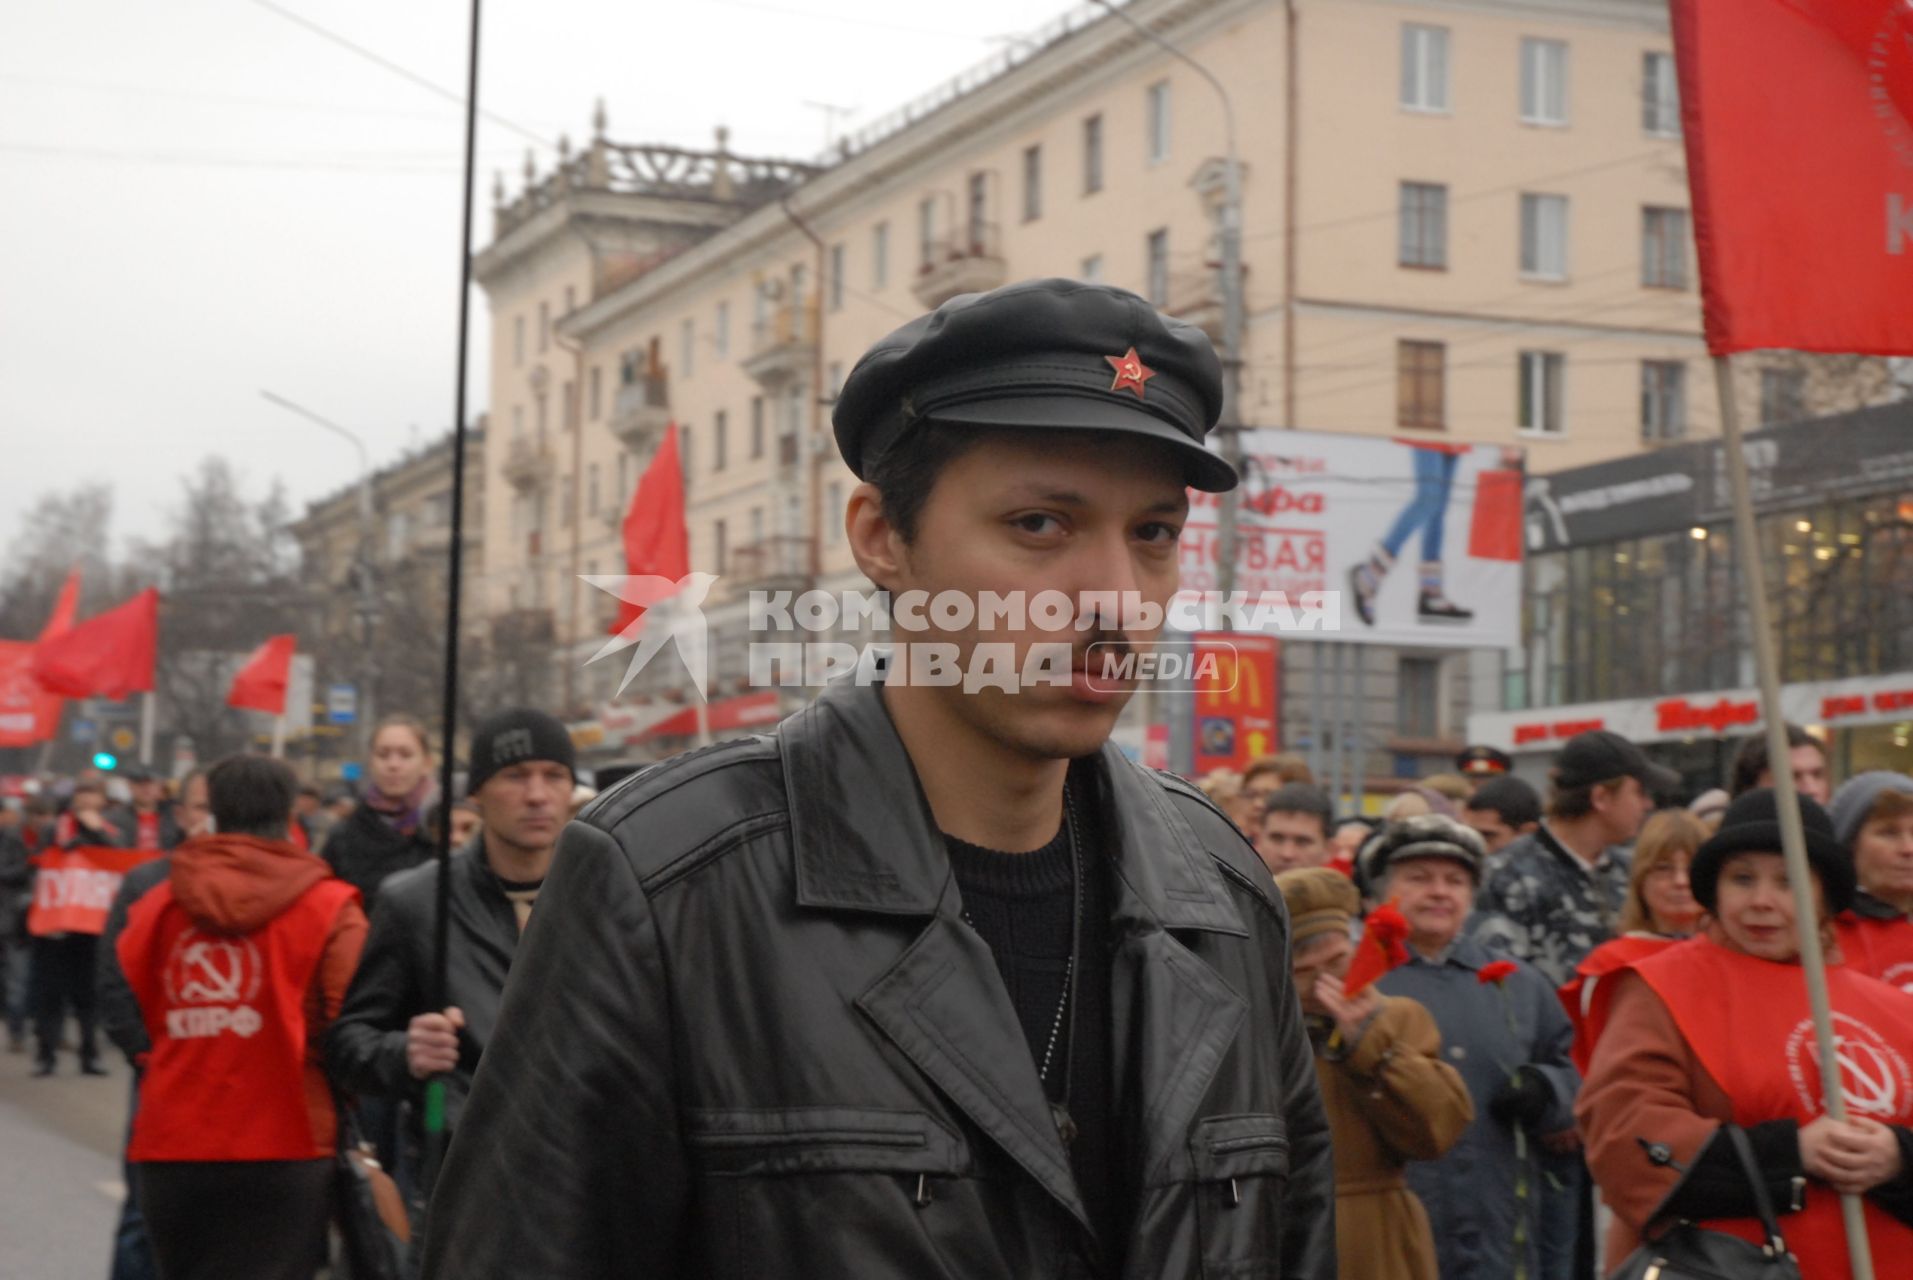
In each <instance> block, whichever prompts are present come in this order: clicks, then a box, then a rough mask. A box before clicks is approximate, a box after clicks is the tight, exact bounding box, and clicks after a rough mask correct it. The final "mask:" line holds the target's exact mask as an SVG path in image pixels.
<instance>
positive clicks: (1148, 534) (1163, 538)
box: [1136, 520, 1182, 546]
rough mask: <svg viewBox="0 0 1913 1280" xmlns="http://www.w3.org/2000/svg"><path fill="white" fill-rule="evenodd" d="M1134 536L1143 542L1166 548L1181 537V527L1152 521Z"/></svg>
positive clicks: (1160, 521)
mask: <svg viewBox="0 0 1913 1280" xmlns="http://www.w3.org/2000/svg"><path fill="white" fill-rule="evenodd" d="M1136 536H1137V537H1138V538H1140V539H1142V541H1144V542H1150V543H1157V544H1160V545H1164V546H1167V545H1168V544H1170V543H1172V542H1175V541H1176V540H1177V539H1178V538H1180V537H1182V527H1181V526H1180V525H1173V524H1169V523H1167V522H1166V521H1162V520H1152V521H1150V522H1149V523H1148V524H1146V525H1143V526H1142V527H1141V528H1139V529H1137V530H1136Z"/></svg>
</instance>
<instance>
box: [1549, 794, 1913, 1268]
mask: <svg viewBox="0 0 1913 1280" xmlns="http://www.w3.org/2000/svg"><path fill="white" fill-rule="evenodd" d="M1800 810H1801V820H1802V823H1803V825H1804V826H1805V828H1806V842H1807V855H1808V858H1809V861H1810V863H1811V865H1812V868H1813V873H1814V880H1815V898H1816V901H1817V902H1818V904H1819V919H1818V921H1817V922H1815V924H1816V927H1818V928H1819V929H1820V930H1821V931H1822V933H1823V935H1824V934H1827V933H1828V932H1829V929H1828V921H1829V920H1830V919H1831V917H1832V916H1833V915H1834V914H1837V913H1838V912H1839V911H1841V910H1844V909H1845V908H1846V906H1847V905H1848V904H1849V903H1850V902H1851V901H1852V898H1853V892H1854V879H1853V868H1852V864H1851V863H1850V862H1849V861H1848V860H1847V857H1846V853H1845V850H1843V849H1842V848H1841V847H1840V844H1839V841H1837V840H1836V839H1835V838H1834V835H1833V824H1832V822H1831V821H1830V820H1829V819H1828V817H1827V814H1826V811H1825V810H1824V809H1822V808H1821V807H1820V806H1819V805H1817V804H1815V803H1814V802H1813V801H1811V800H1806V799H1802V800H1801V802H1800ZM1779 849H1780V823H1779V819H1778V809H1777V806H1776V804H1775V801H1774V795H1773V793H1772V792H1771V791H1768V790H1765V789H1762V790H1759V791H1750V792H1748V793H1746V794H1745V795H1742V796H1740V797H1738V798H1737V799H1735V800H1734V802H1733V803H1732V804H1731V805H1730V806H1729V807H1728V809H1727V813H1726V816H1725V818H1724V819H1723V820H1722V822H1721V826H1720V830H1719V831H1718V832H1716V833H1715V835H1714V836H1713V837H1712V838H1710V839H1709V840H1708V841H1707V842H1706V843H1705V844H1703V845H1702V846H1701V847H1700V852H1699V853H1698V854H1696V855H1695V858H1694V863H1693V868H1692V871H1691V877H1692V880H1693V889H1694V897H1695V898H1696V899H1698V900H1699V902H1700V904H1701V906H1702V907H1703V908H1704V909H1705V910H1706V912H1707V918H1706V924H1705V929H1704V932H1702V933H1701V934H1700V935H1699V936H1697V937H1695V938H1693V939H1690V940H1689V941H1687V942H1683V943H1680V944H1678V945H1676V946H1672V947H1669V948H1667V949H1665V950H1663V951H1660V952H1658V953H1656V954H1654V955H1652V956H1649V957H1647V958H1645V959H1642V960H1639V961H1637V962H1635V963H1634V964H1633V965H1631V966H1628V967H1627V968H1626V969H1623V970H1619V971H1617V972H1616V973H1615V974H1614V975H1612V976H1611V977H1610V978H1609V979H1608V980H1607V981H1605V982H1603V983H1602V984H1601V986H1600V988H1599V989H1598V990H1597V992H1596V998H1595V1001H1594V1008H1593V1009H1592V1010H1591V1011H1590V1021H1591V1022H1592V1024H1593V1027H1594V1031H1595V1034H1596V1044H1595V1049H1594V1061H1593V1063H1592V1065H1591V1066H1590V1068H1589V1070H1588V1075H1587V1080H1586V1083H1585V1084H1584V1085H1583V1086H1582V1089H1581V1097H1580V1101H1579V1102H1578V1103H1577V1104H1576V1107H1575V1114H1576V1118H1577V1119H1578V1120H1579V1121H1580V1125H1581V1131H1582V1134H1583V1137H1584V1138H1585V1140H1586V1143H1587V1151H1588V1161H1589V1165H1590V1167H1591V1168H1592V1169H1593V1171H1594V1177H1595V1180H1596V1182H1598V1183H1599V1184H1600V1187H1601V1192H1602V1195H1603V1198H1604V1199H1605V1200H1606V1201H1607V1203H1608V1204H1609V1205H1611V1206H1612V1207H1613V1209H1614V1211H1615V1213H1616V1214H1617V1215H1618V1219H1617V1221H1616V1223H1615V1227H1614V1230H1613V1232H1612V1233H1611V1234H1610V1236H1609V1239H1608V1255H1607V1256H1608V1260H1609V1262H1610V1264H1612V1263H1615V1262H1618V1261H1619V1260H1620V1259H1621V1258H1623V1257H1625V1256H1626V1255H1627V1253H1628V1252H1629V1251H1631V1250H1632V1249H1633V1248H1634V1247H1635V1244H1636V1243H1637V1241H1638V1234H1639V1232H1640V1230H1641V1229H1642V1228H1643V1227H1644V1226H1645V1225H1646V1224H1647V1223H1648V1222H1649V1221H1651V1220H1653V1219H1655V1218H1656V1217H1657V1216H1677V1217H1682V1218H1689V1219H1693V1220H1696V1221H1698V1222H1700V1223H1701V1225H1703V1226H1705V1227H1708V1228H1710V1229H1713V1230H1718V1231H1725V1232H1729V1233H1731V1234H1733V1235H1737V1236H1740V1237H1742V1238H1744V1239H1748V1240H1752V1241H1756V1242H1760V1241H1761V1237H1762V1235H1763V1233H1762V1231H1761V1228H1760V1225H1759V1222H1758V1220H1757V1219H1756V1217H1755V1216H1754V1208H1753V1205H1754V1200H1753V1194H1752V1191H1751V1189H1750V1188H1749V1187H1748V1185H1747V1181H1746V1179H1745V1177H1744V1176H1743V1175H1742V1174H1741V1172H1740V1169H1739V1165H1738V1162H1737V1161H1736V1160H1735V1158H1734V1156H1733V1153H1732V1147H1731V1144H1730V1143H1728V1142H1726V1141H1717V1140H1716V1139H1717V1138H1718V1137H1719V1136H1720V1135H1721V1133H1722V1130H1723V1127H1724V1126H1726V1125H1729V1124H1732V1125H1737V1126H1739V1127H1740V1128H1741V1129H1743V1130H1745V1131H1746V1133H1747V1136H1748V1137H1749V1139H1751V1141H1752V1144H1753V1148H1754V1152H1755V1155H1756V1160H1757V1163H1758V1165H1759V1167H1760V1169H1761V1170H1762V1171H1763V1173H1764V1174H1765V1176H1766V1181H1767V1184H1768V1191H1769V1193H1770V1195H1771V1196H1772V1198H1773V1200H1774V1202H1775V1205H1776V1207H1777V1208H1779V1209H1780V1210H1782V1217H1781V1219H1780V1226H1781V1231H1782V1233H1783V1234H1784V1235H1785V1237H1786V1241H1787V1245H1788V1247H1789V1248H1790V1249H1791V1250H1792V1251H1793V1253H1794V1254H1795V1256H1796V1257H1797V1258H1798V1259H1799V1263H1800V1270H1801V1274H1802V1275H1803V1276H1804V1277H1805V1278H1806V1280H1835V1278H1840V1280H1844V1278H1845V1277H1846V1276H1848V1275H1849V1266H1848V1255H1847V1245H1846V1238H1845V1234H1844V1232H1843V1230H1842V1226H1841V1217H1840V1202H1839V1194H1840V1193H1852V1194H1855V1195H1862V1196H1864V1197H1865V1199H1864V1201H1863V1203H1864V1211H1865V1218H1866V1224H1867V1230H1868V1234H1869V1237H1870V1239H1871V1243H1872V1248H1873V1256H1874V1257H1875V1258H1877V1259H1896V1260H1904V1259H1906V1258H1908V1257H1913V1172H1909V1171H1910V1170H1913V1128H1910V1127H1909V1126H1913V1064H1910V1063H1909V1060H1908V1055H1909V1054H1913V997H1908V996H1907V995H1906V994H1905V993H1904V992H1901V991H1897V990H1895V989H1894V988H1892V987H1889V986H1887V985H1886V984H1885V983H1883V982H1880V981H1878V980H1877V979H1874V978H1869V977H1867V976H1865V975H1864V974H1860V973H1856V972H1854V971H1853V970H1852V969H1850V968H1847V967H1842V966H1831V967H1829V968H1828V970H1827V984H1828V987H1829V990H1830V992H1831V995H1832V1002H1833V1016H1834V1023H1835V1028H1836V1031H1837V1033H1838V1036H1839V1039H1840V1060H1841V1065H1842V1071H1841V1077H1842V1079H1841V1084H1842V1087H1843V1089H1844V1092H1845V1094H1846V1100H1847V1109H1848V1116H1849V1119H1848V1120H1847V1122H1845V1123H1835V1122H1834V1121H1833V1120H1832V1119H1831V1118H1830V1117H1828V1116H1827V1115H1826V1114H1825V1107H1824V1105H1823V1102H1822V1091H1821V1088H1820V1071H1819V1056H1818V1051H1817V1049H1816V1047H1815V1043H1814V1034H1813V1023H1812V1019H1811V1016H1810V1014H1809V1010H1808V1004H1807V992H1806V981H1805V977H1804V975H1803V974H1802V971H1801V968H1800V945H1799V933H1798V931H1797V927H1796V921H1795V918H1794V907H1793V896H1792V893H1791V891H1790V889H1789V888H1788V883H1787V874H1786V864H1785V862H1784V861H1783V859H1782V858H1781V856H1780V853H1779ZM1648 1144H1658V1145H1659V1146H1660V1147H1663V1148H1665V1149H1666V1150H1667V1151H1668V1152H1670V1153H1671V1155H1672V1158H1673V1162H1674V1163H1675V1164H1677V1165H1679V1166H1680V1167H1681V1168H1684V1169H1686V1170H1687V1172H1686V1174H1685V1176H1684V1177H1683V1176H1682V1175H1681V1174H1680V1173H1679V1172H1678V1171H1677V1170H1676V1168H1674V1167H1673V1166H1671V1165H1663V1164H1656V1163H1655V1162H1654V1161H1652V1160H1650V1159H1649V1155H1648V1151H1647V1146H1648ZM1676 1183H1678V1184H1679V1185H1678V1187H1676ZM1670 1191H1671V1192H1672V1194H1671V1195H1670V1194H1669V1193H1670ZM1882 1274H1884V1273H1882Z"/></svg>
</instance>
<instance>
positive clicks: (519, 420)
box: [511, 404, 525, 440]
mask: <svg viewBox="0 0 1913 1280" xmlns="http://www.w3.org/2000/svg"><path fill="white" fill-rule="evenodd" d="M524 437H525V406H524V405H522V404H515V405H513V406H512V407H511V438H512V439H514V440H522V439H524Z"/></svg>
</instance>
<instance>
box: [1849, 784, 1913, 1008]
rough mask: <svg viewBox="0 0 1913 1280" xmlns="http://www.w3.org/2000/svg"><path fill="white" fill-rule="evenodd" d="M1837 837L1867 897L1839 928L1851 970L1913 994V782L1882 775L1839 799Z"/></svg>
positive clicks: (1856, 900)
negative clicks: (1848, 854)
mask: <svg viewBox="0 0 1913 1280" xmlns="http://www.w3.org/2000/svg"><path fill="white" fill-rule="evenodd" d="M1833 834H1834V837H1835V838H1836V839H1838V840H1839V841H1840V843H1841V844H1843V845H1845V846H1846V847H1847V849H1848V850H1849V851H1851V853H1852V854H1853V869H1854V872H1855V874H1857V875H1858V876H1859V879H1860V892H1858V893H1856V894H1855V895H1853V909H1852V910H1850V911H1843V912H1841V913H1840V916H1839V918H1838V919H1837V920H1835V921H1834V922H1833V927H1834V931H1835V933H1836V934H1838V936H1839V939H1840V952H1841V955H1842V956H1843V957H1844V959H1845V960H1846V962H1847V963H1848V964H1849V965H1852V966H1853V967H1854V968H1855V969H1858V970H1859V971H1860V972H1861V973H1870V974H1872V975H1873V976H1874V977H1876V978H1878V979H1880V981H1882V982H1885V983H1887V984H1889V985H1891V986H1895V987H1898V988H1899V989H1900V990H1902V991H1913V778H1909V777H1907V776H1906V775H1905V774H1904V773H1888V772H1886V771H1885V770H1880V771H1877V772H1874V773H1863V774H1861V775H1860V776H1859V777H1857V778H1851V779H1848V781H1847V783H1846V785H1845V786H1843V787H1841V788H1840V790H1839V792H1838V793H1837V794H1836V795H1835V796H1834V797H1833Z"/></svg>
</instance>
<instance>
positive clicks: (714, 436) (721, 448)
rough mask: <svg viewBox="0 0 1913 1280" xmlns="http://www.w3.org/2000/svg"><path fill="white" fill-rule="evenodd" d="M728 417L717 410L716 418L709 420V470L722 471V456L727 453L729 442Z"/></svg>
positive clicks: (722, 411) (729, 423) (720, 410)
mask: <svg viewBox="0 0 1913 1280" xmlns="http://www.w3.org/2000/svg"><path fill="white" fill-rule="evenodd" d="M730 426H731V420H730V415H729V414H728V413H725V412H724V410H722V409H719V410H718V411H717V416H715V417H713V418H712V419H711V470H713V471H722V470H723V469H724V455H725V453H726V452H727V451H728V448H729V444H730V440H729V436H730V434H731V432H730Z"/></svg>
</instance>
